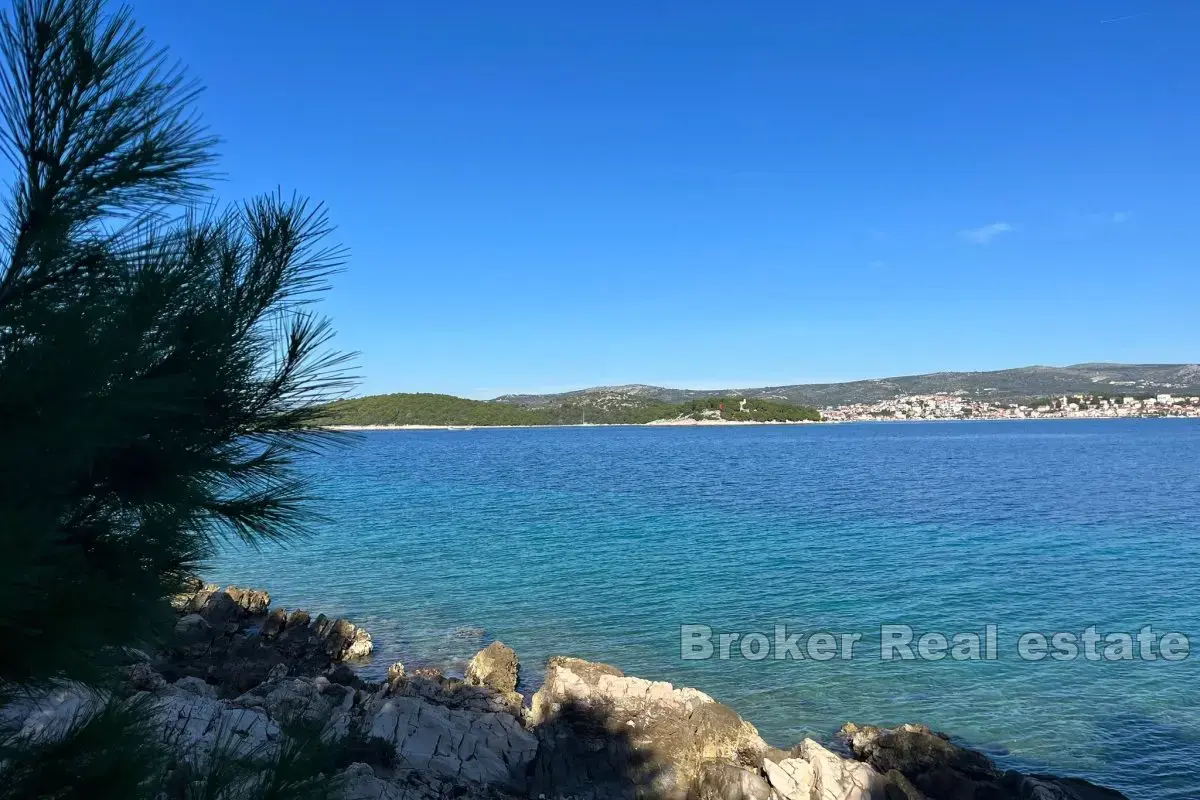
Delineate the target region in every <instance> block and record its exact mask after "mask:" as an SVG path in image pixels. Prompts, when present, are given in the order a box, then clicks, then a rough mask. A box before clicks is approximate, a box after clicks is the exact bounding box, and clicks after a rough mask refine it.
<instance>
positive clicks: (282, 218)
mask: <svg viewBox="0 0 1200 800" xmlns="http://www.w3.org/2000/svg"><path fill="white" fill-rule="evenodd" d="M0 50H2V55H3V58H4V60H5V64H4V66H3V74H2V76H0V81H2V82H0V123H2V125H3V130H2V131H0V143H2V147H3V150H4V153H5V155H6V156H7V158H8V160H9V162H10V164H11V166H12V170H13V174H12V178H11V181H10V186H11V196H10V197H9V198H8V203H7V208H6V218H5V225H4V226H3V229H2V231H0V233H2V239H0V241H2V242H3V251H2V252H0V476H2V480H0V688H3V689H7V690H12V689H13V688H15V687H19V686H29V685H32V684H37V683H44V682H46V681H48V680H53V679H58V678H63V677H70V678H87V679H95V678H96V677H97V672H98V671H99V670H100V669H101V668H102V667H103V666H104V663H105V656H106V655H107V654H110V653H113V652H116V650H117V649H118V648H120V647H121V646H123V645H136V644H140V643H143V642H148V641H153V640H154V639H155V637H156V636H157V635H159V634H160V633H162V632H163V631H164V630H165V628H164V626H168V625H169V623H170V622H171V617H170V614H169V610H168V606H167V603H166V599H167V598H168V597H169V596H170V595H171V594H172V593H174V592H177V591H179V590H181V589H182V588H183V587H184V585H185V583H186V582H187V580H188V579H189V578H190V576H192V575H193V574H194V573H195V572H196V570H197V569H198V568H200V567H201V566H202V565H203V563H204V561H205V559H206V558H208V557H209V556H211V555H212V554H213V552H214V548H216V547H217V546H218V545H219V544H220V542H221V541H223V540H229V539H236V540H240V541H242V542H246V543H249V544H250V545H258V544H260V543H263V542H269V541H278V540H286V539H289V538H291V537H294V536H296V535H297V534H300V533H302V532H303V530H304V525H305V521H306V518H305V502H304V501H305V500H306V498H307V497H308V496H309V494H310V490H311V487H310V486H309V484H308V482H307V480H306V479H305V478H304V477H303V476H302V475H301V474H299V473H298V472H297V470H296V469H295V467H294V459H295V456H296V455H297V454H298V453H299V452H301V451H304V450H308V449H312V448H315V447H320V446H321V445H322V444H323V443H324V442H325V441H326V440H327V438H328V437H329V436H330V434H329V433H327V432H324V431H322V430H320V429H318V428H315V427H313V426H312V424H311V423H312V422H313V420H314V419H316V411H315V409H316V407H317V406H318V405H319V404H321V403H323V402H326V401H327V400H329V399H331V398H332V397H334V396H336V395H338V394H340V393H341V392H342V391H344V389H345V388H346V375H345V372H344V368H345V364H346V362H345V359H344V357H343V356H341V355H338V354H337V353H334V352H331V351H330V350H329V349H328V345H329V338H330V335H331V329H330V327H329V323H328V321H327V320H325V319H324V318H322V317H321V316H319V315H318V314H317V313H316V312H315V311H314V310H313V307H312V305H311V302H312V301H313V300H314V299H315V298H316V296H317V295H318V294H319V293H320V291H321V290H323V289H324V288H325V287H326V282H327V281H326V279H327V278H328V276H329V275H330V274H331V273H332V272H334V271H335V270H336V269H338V268H339V267H340V265H341V263H342V259H343V252H342V251H341V250H340V249H339V248H337V247H334V246H331V245H329V244H328V243H327V240H328V235H329V233H330V226H329V223H328V221H327V219H326V216H325V213H324V211H323V210H322V208H321V207H320V206H318V205H313V204H310V203H309V202H307V201H305V200H303V199H300V198H296V197H290V198H285V197H283V196H281V195H278V194H275V195H269V196H265V197H262V198H259V199H255V200H252V201H250V202H248V203H246V204H244V205H242V206H240V207H237V208H234V209H231V210H228V211H218V210H216V209H214V208H213V207H212V206H211V205H204V204H203V197H204V193H205V191H206V181H207V180H209V179H210V178H211V176H212V170H213V165H214V156H213V149H212V148H213V145H214V140H213V138H212V137H211V136H210V135H209V134H207V133H206V131H205V130H204V128H203V126H202V125H201V124H200V122H199V120H198V119H197V117H196V115H195V112H194V100H195V96H196V92H197V87H196V85H195V84H194V83H192V82H190V81H189V80H188V79H187V78H186V76H185V75H184V73H183V71H182V70H181V69H179V68H178V67H175V66H173V65H172V64H171V63H170V62H169V61H168V59H167V55H166V53H165V52H164V51H162V50H158V49H155V48H154V47H153V46H152V45H151V44H150V43H149V42H148V41H147V39H146V37H145V36H144V34H143V32H142V31H141V29H139V28H138V27H137V26H136V25H135V24H134V22H133V21H132V19H131V18H130V16H129V14H128V12H127V11H118V12H116V13H115V14H114V15H111V16H106V15H105V13H104V10H103V9H102V5H101V2H100V0H18V1H17V2H16V3H15V7H14V8H13V9H12V10H11V12H10V13H8V14H5V16H4V17H3V20H2V23H0ZM197 208H199V210H195V209H197Z"/></svg>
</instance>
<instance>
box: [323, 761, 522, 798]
mask: <svg viewBox="0 0 1200 800" xmlns="http://www.w3.org/2000/svg"><path fill="white" fill-rule="evenodd" d="M337 777H338V784H339V787H340V789H341V793H340V794H339V795H338V797H340V798H342V800H505V798H511V797H512V795H509V794H505V793H503V792H501V791H499V790H498V789H496V788H495V787H491V786H486V785H483V784H476V783H469V782H467V781H454V780H448V779H445V778H440V777H437V776H434V775H430V774H428V773H426V772H423V771H421V770H399V771H397V772H396V774H394V775H391V776H389V778H388V779H387V780H384V779H382V778H380V777H378V776H377V775H376V774H375V772H374V770H372V769H371V767H370V766H368V765H367V764H351V765H350V766H349V767H348V768H347V769H346V770H345V771H343V772H342V773H341V774H340V775H339V776H337Z"/></svg>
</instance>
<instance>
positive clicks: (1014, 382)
mask: <svg viewBox="0 0 1200 800" xmlns="http://www.w3.org/2000/svg"><path fill="white" fill-rule="evenodd" d="M937 392H962V393H964V394H965V395H966V396H968V397H972V398H976V399H989V400H998V401H1014V400H1026V399H1029V398H1035V397H1053V396H1059V395H1064V394H1068V395H1069V394H1079V393H1086V394H1109V395H1120V394H1146V393H1157V392H1168V393H1175V394H1200V365H1196V364H1075V365H1073V366H1069V367H1020V368H1017V369H1005V370H997V371H994V372H934V373H931V374H928V375H905V376H900V377H895V378H876V379H873V380H865V381H849V382H846V383H810V384H797V385H792V386H766V387H761V388H754V389H711V390H706V389H668V388H664V387H661V386H646V385H643V384H633V385H629V386H602V387H597V388H594V389H581V390H579V391H575V392H565V393H562V394H543V395H535V394H529V395H505V396H503V397H498V398H496V400H497V401H500V402H503V403H506V404H515V405H519V406H524V407H526V408H534V409H536V408H556V407H560V406H563V405H566V404H570V405H573V406H581V405H586V406H589V407H597V408H622V407H629V408H636V407H640V406H644V405H648V404H653V403H682V402H690V401H693V400H697V399H701V398H707V397H728V396H741V397H749V398H761V399H765V400H775V401H781V402H786V403H795V404H799V405H807V406H815V407H818V408H821V407H825V406H839V405H846V404H849V403H873V402H878V401H880V400H887V399H889V398H892V397H895V396H896V395H900V394H907V395H912V394H934V393H937Z"/></svg>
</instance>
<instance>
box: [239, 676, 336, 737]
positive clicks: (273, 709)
mask: <svg viewBox="0 0 1200 800" xmlns="http://www.w3.org/2000/svg"><path fill="white" fill-rule="evenodd" d="M233 704H234V705H236V706H241V707H243V708H259V709H262V710H263V711H265V712H266V713H267V716H269V717H270V718H271V719H272V720H274V721H276V722H278V723H281V724H282V723H290V722H298V721H305V722H316V723H321V724H322V725H324V726H325V727H327V728H328V729H329V730H331V731H333V732H334V733H336V734H337V735H339V736H344V735H345V734H346V733H347V732H348V731H349V729H350V722H351V713H352V711H353V708H354V690H353V689H350V688H348V687H345V686H340V685H337V684H333V683H330V682H329V680H328V679H327V678H324V677H317V678H284V679H282V680H279V681H276V682H268V683H263V684H260V685H259V686H256V687H255V688H254V689H251V690H250V691H249V692H246V693H245V694H243V695H241V696H239V697H237V698H236V699H235V700H233Z"/></svg>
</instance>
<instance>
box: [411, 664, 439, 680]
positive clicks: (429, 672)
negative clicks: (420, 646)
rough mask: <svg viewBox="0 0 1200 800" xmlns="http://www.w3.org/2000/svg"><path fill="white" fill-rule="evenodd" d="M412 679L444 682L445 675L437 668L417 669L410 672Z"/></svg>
mask: <svg viewBox="0 0 1200 800" xmlns="http://www.w3.org/2000/svg"><path fill="white" fill-rule="evenodd" d="M412 677H414V678H427V679H429V680H445V679H446V675H445V673H443V672H442V671H441V670H440V669H439V668H437V667H417V668H416V669H414V670H413V671H412Z"/></svg>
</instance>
